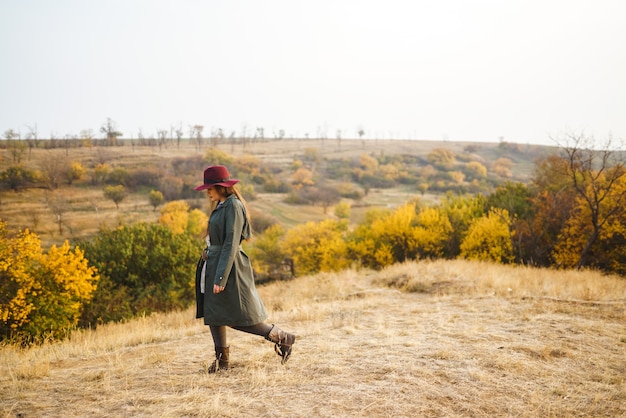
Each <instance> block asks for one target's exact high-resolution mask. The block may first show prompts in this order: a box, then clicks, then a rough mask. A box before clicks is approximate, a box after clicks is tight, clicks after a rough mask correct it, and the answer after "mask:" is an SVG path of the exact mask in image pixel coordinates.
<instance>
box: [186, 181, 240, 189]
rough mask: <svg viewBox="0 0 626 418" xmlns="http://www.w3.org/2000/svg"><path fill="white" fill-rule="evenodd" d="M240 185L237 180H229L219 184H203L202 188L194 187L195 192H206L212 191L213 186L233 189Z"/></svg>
mask: <svg viewBox="0 0 626 418" xmlns="http://www.w3.org/2000/svg"><path fill="white" fill-rule="evenodd" d="M237 183H239V180H237V179H231V180H227V181H218V182H217V183H211V184H201V185H200V186H197V187H194V188H193V189H194V190H206V189H210V188H211V187H213V186H224V187H232V186H234V185H235V184H237Z"/></svg>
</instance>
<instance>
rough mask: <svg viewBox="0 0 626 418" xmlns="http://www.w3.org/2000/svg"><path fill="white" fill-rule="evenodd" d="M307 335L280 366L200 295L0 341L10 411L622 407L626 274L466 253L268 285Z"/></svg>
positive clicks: (246, 412)
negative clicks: (172, 305)
mask: <svg viewBox="0 0 626 418" xmlns="http://www.w3.org/2000/svg"><path fill="white" fill-rule="evenodd" d="M259 290H260V293H261V295H262V297H263V299H264V302H265V304H266V306H267V308H268V311H269V313H270V319H269V321H272V322H276V323H278V324H280V325H281V326H282V327H283V328H285V329H287V330H293V331H294V332H295V333H297V335H298V339H297V341H296V344H295V345H294V353H293V356H292V358H291V359H290V360H289V362H288V363H287V364H286V365H284V366H282V365H281V364H280V361H279V358H278V357H277V356H276V355H275V354H274V352H273V349H272V346H271V344H270V343H269V342H267V341H264V340H263V339H261V338H259V337H254V336H250V335H247V334H243V333H240V332H235V331H231V332H230V334H229V336H230V346H231V364H232V367H231V369H230V370H228V371H223V372H220V373H217V374H215V375H207V374H204V373H203V372H201V370H202V369H203V368H204V367H206V364H207V362H208V361H209V360H210V359H211V357H212V353H211V352H212V343H211V337H210V334H209V332H208V329H206V327H204V326H203V325H202V324H201V321H199V320H195V319H194V318H193V316H194V315H193V314H194V311H193V310H192V309H189V310H186V311H184V312H175V313H170V314H159V315H153V316H150V317H148V318H140V319H136V320H133V321H130V322H128V323H124V324H110V325H107V326H102V327H100V328H98V329H97V330H95V331H80V332H76V333H74V334H73V337H72V338H71V339H70V340H68V341H65V342H59V343H50V344H45V345H43V346H39V347H33V348H30V349H24V350H20V349H16V348H14V347H7V346H5V347H0V393H2V396H1V399H0V411H1V414H2V416H6V417H15V416H23V417H79V416H113V417H155V416H158V417H255V418H256V417H275V416H281V417H328V416H333V417H421V416H425V417H448V416H463V417H496V416H506V417H513V416H515V417H578V416H579V417H582V416H611V417H620V416H626V281H625V280H624V279H622V278H618V277H607V276H602V275H600V274H597V273H595V272H566V271H552V270H538V269H530V268H521V267H513V266H503V265H495V264H486V263H476V262H469V261H435V262H419V263H406V264H400V265H395V266H392V267H390V268H388V269H386V270H383V271H380V272H374V271H353V270H348V271H345V272H342V273H338V274H319V275H315V276H309V277H301V278H297V279H294V280H291V281H287V282H276V283H271V284H268V285H265V286H262V287H261V288H260V289H259Z"/></svg>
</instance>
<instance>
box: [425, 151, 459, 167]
mask: <svg viewBox="0 0 626 418" xmlns="http://www.w3.org/2000/svg"><path fill="white" fill-rule="evenodd" d="M426 160H427V161H428V162H429V163H431V164H434V165H438V166H448V165H450V164H452V163H453V162H454V152H453V151H451V150H449V149H446V148H436V149H434V150H432V151H431V152H430V153H428V155H427V156H426Z"/></svg>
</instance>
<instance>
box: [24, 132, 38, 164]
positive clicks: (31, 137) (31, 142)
mask: <svg viewBox="0 0 626 418" xmlns="http://www.w3.org/2000/svg"><path fill="white" fill-rule="evenodd" d="M26 127H27V128H28V133H27V134H26V143H27V144H28V159H29V160H30V158H31V156H32V154H33V148H37V147H38V146H39V138H38V137H37V124H35V126H26Z"/></svg>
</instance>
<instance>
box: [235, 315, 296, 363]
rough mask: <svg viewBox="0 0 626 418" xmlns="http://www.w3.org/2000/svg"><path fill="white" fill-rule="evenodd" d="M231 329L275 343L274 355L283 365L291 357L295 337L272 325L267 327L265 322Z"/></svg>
mask: <svg viewBox="0 0 626 418" xmlns="http://www.w3.org/2000/svg"><path fill="white" fill-rule="evenodd" d="M233 328H234V329H236V330H239V331H243V332H247V333H249V334H254V335H260V336H261V337H264V338H265V339H266V340H268V341H271V342H273V343H275V344H276V345H275V346H274V350H275V351H276V354H278V355H279V356H280V357H281V358H282V361H281V363H283V364H285V362H287V360H289V357H290V356H291V346H292V345H293V343H294V342H295V341H296V336H295V335H294V334H291V333H289V332H285V331H283V330H282V329H280V328H278V327H277V326H276V325H274V324H272V325H268V324H266V323H265V322H260V323H258V324H255V325H250V326H247V327H233Z"/></svg>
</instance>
